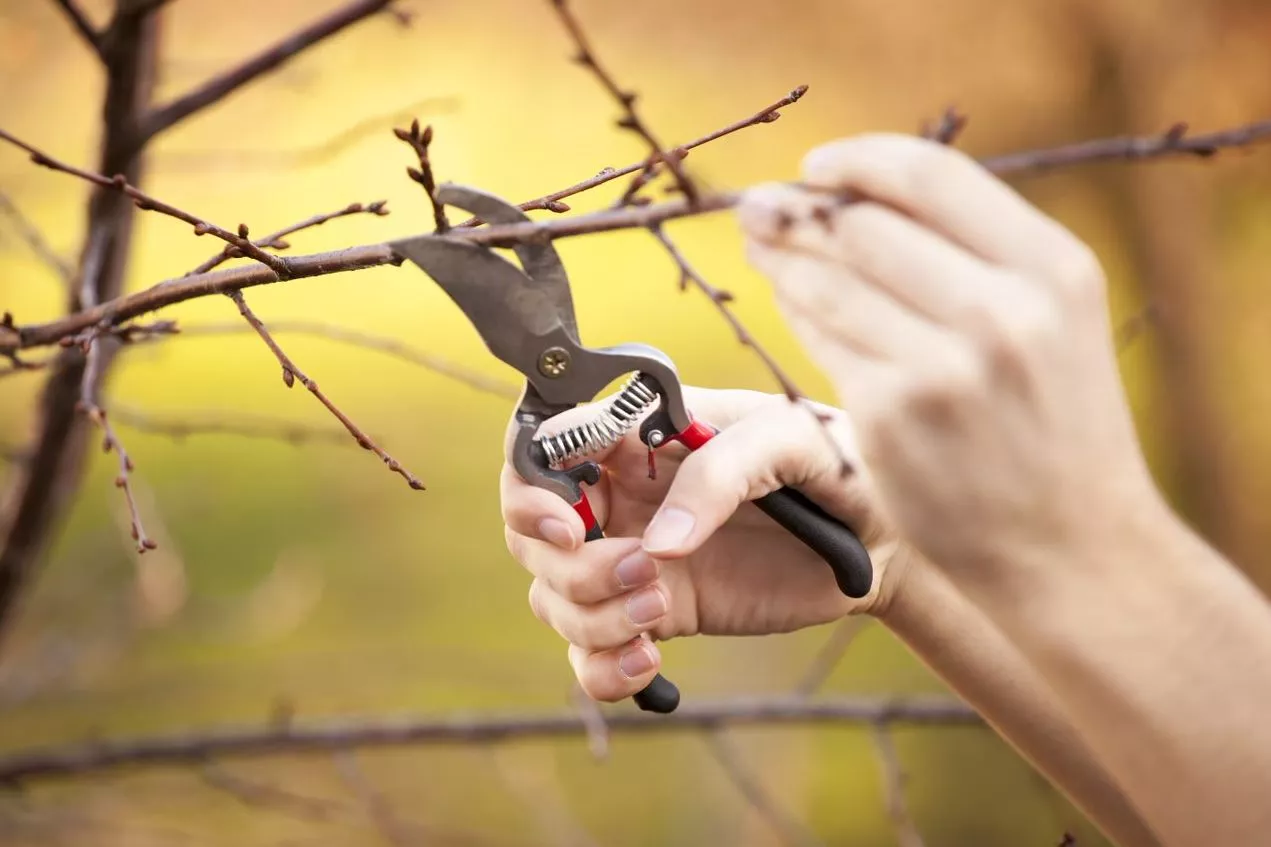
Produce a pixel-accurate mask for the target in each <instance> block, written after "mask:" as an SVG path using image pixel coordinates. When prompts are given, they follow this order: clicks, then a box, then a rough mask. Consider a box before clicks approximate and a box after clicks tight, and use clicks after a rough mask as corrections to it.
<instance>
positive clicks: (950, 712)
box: [0, 697, 983, 783]
mask: <svg viewBox="0 0 1271 847" xmlns="http://www.w3.org/2000/svg"><path fill="white" fill-rule="evenodd" d="M607 721H608V724H609V731H610V732H612V733H666V732H683V731H697V730H701V729H708V728H712V727H718V726H724V725H743V724H758V723H761V724H765V725H768V726H777V725H806V726H812V725H819V724H835V725H840V724H853V725H856V724H869V725H873V724H877V723H886V724H913V725H924V726H927V725H929V726H983V722H982V720H981V719H980V717H979V716H978V715H977V714H976V713H975V712H974V711H972V710H971V709H970V708H969V707H967V706H966V705H965V704H963V703H961V702H958V701H956V700H950V699H948V698H910V699H885V698H867V697H844V698H839V699H836V700H823V701H818V702H809V701H807V700H804V699H802V698H794V697H777V698H758V699H748V698H733V699H730V700H726V701H719V702H716V703H710V702H698V703H689V704H685V705H682V706H680V708H679V709H678V710H677V711H676V712H675V713H674V714H670V715H648V714H645V713H643V712H634V711H622V712H617V713H614V714H611V715H608V717H607ZM585 732H586V725H585V723H584V721H583V720H582V719H581V718H580V717H579V716H578V715H576V714H574V713H572V712H564V713H555V714H543V715H512V716H505V717H498V716H493V717H478V718H472V717H467V716H461V717H450V718H430V717H419V718H398V719H388V718H363V719H348V720H344V721H312V722H302V721H291V722H287V723H281V724H273V725H270V724H266V725H262V726H255V727H245V728H219V729H203V730H194V731H192V732H189V733H186V734H180V735H168V736H159V737H152V738H124V739H116V740H113V741H109V740H95V741H89V742H85V743H81V744H71V745H66V746H60V747H49V748H43V749H37V750H27V751H24V752H14V753H9V754H7V755H4V756H0V783H6V782H7V783H13V782H20V781H24V780H30V779H35V778H38V777H43V778H50V777H59V776H61V777H65V776H72V775H78V774H84V773H90V772H96V771H103V770H108V769H112V768H119V767H124V766H128V765H135V766H140V765H150V766H159V765H170V764H177V763H183V762H184V763H190V762H203V761H206V760H208V759H209V758H212V757H229V756H236V757H244V756H263V755H268V754H273V753H284V752H286V753H300V752H311V753H320V752H330V751H332V750H345V749H351V748H362V747H384V746H401V745H419V744H493V743H498V742H502V741H510V740H513V739H518V738H558V737H571V736H579V735H582V734H584V733H585Z"/></svg>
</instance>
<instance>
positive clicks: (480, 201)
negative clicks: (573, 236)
mask: <svg viewBox="0 0 1271 847" xmlns="http://www.w3.org/2000/svg"><path fill="white" fill-rule="evenodd" d="M437 201H438V202H440V203H444V204H446V205H447V206H454V207H455V208H458V209H463V210H464V211H465V212H470V213H471V214H474V215H476V216H477V217H479V218H481V219H482V220H483V221H486V222H487V223H507V224H514V223H521V222H523V221H528V220H530V217H529V215H527V214H525V212H523V211H522V210H521V209H520V208H519V207H518V206H514V205H512V204H511V203H509V202H507V201H506V200H503V199H502V198H500V197H496V196H494V195H493V194H490V193H488V192H485V191H482V190H480V189H479V188H472V187H471V186H466V185H456V184H455V183H452V182H445V183H442V184H441V185H439V186H438V187H437ZM512 250H513V251H514V252H515V253H516V257H517V259H519V260H520V262H521V267H523V268H524V269H525V273H526V274H527V275H528V276H529V278H530V279H531V280H533V284H534V286H535V287H536V288H538V289H539V290H540V291H542V292H543V294H545V295H546V296H547V298H548V299H549V300H550V301H551V302H552V303H553V304H555V306H556V312H557V314H558V315H560V320H561V323H563V324H564V325H565V328H566V329H567V330H568V331H569V334H570V337H571V338H573V339H574V341H578V321H577V320H576V319H575V317H574V299H573V296H572V295H571V293H570V290H569V277H568V276H567V275H566V274H565V266H564V264H562V263H561V260H560V255H559V254H558V253H557V252H556V248H555V246H553V245H552V243H551V242H550V241H544V242H543V243H540V244H517V245H514V246H513V247H512Z"/></svg>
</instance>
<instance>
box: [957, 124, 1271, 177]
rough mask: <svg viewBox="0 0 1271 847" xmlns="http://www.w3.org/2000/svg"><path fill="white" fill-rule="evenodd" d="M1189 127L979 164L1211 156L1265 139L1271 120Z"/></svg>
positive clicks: (1014, 166) (1018, 169)
mask: <svg viewBox="0 0 1271 847" xmlns="http://www.w3.org/2000/svg"><path fill="white" fill-rule="evenodd" d="M1187 130H1188V126H1187V124H1186V123H1183V122H1181V121H1180V122H1179V123H1176V124H1174V125H1173V126H1172V127H1170V128H1169V129H1168V130H1166V131H1165V132H1163V133H1160V134H1158V135H1147V136H1122V137H1119V138H1102V139H1096V140H1094V141H1084V142H1079V143H1077V144H1066V145H1063V146H1061V147H1052V148H1049V149H1046V150H1033V151H1028V152H1023V153H1007V154H1005V155H1002V156H991V157H989V158H987V159H981V160H980V164H981V165H983V166H984V167H985V168H987V169H988V170H990V171H992V172H994V173H997V174H1009V173H1016V174H1018V173H1044V172H1046V171H1050V170H1053V169H1055V168H1061V167H1067V166H1070V165H1088V164H1091V163H1094V162H1106V161H1109V160H1115V159H1127V160H1130V161H1144V160H1147V159H1162V158H1168V157H1175V156H1192V157H1197V158H1201V159H1208V158H1211V157H1213V156H1215V155H1217V154H1218V151H1220V150H1224V149H1229V148H1232V147H1245V146H1248V145H1251V144H1255V143H1258V142H1262V141H1266V140H1267V138H1269V137H1271V120H1267V121H1259V122H1258V123H1251V124H1247V125H1245V126H1241V127H1235V128H1234V129H1225V130H1220V131H1218V132H1211V133H1205V134H1201V135H1190V136H1189V135H1188V134H1187Z"/></svg>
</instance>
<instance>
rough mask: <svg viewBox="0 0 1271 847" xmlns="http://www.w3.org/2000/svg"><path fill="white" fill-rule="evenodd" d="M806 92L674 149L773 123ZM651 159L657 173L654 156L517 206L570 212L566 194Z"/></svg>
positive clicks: (683, 150)
mask: <svg viewBox="0 0 1271 847" xmlns="http://www.w3.org/2000/svg"><path fill="white" fill-rule="evenodd" d="M807 91H808V87H807V86H806V85H800V86H798V87H797V88H795V89H793V90H792V91H791V92H790V93H789V94H787V95H786V96H785V97H782V98H781V99H780V100H778V101H776V102H775V103H771V104H769V105H768V106H765V107H764V108H762V109H760V110H759V111H758V112H755V113H754V114H753V115H751V116H749V117H746V118H742V119H741V120H739V121H734V122H732V123H730V124H729V125H728V126H725V127H721V128H719V129H717V130H715V131H714V132H710V133H707V134H706V135H703V136H701V137H699V138H695V139H693V140H692V141H688V142H685V143H684V144H680V145H678V146H676V147H675V148H673V150H674V152H675V153H676V154H678V155H679V157H680V158H681V159H682V158H684V157H685V156H687V155H688V151H689V150H692V149H693V148H695V147H701V146H702V145H703V144H708V143H709V142H711V141H715V140H716V139H719V138H723V137H724V136H726V135H731V134H732V133H734V132H737V131H739V130H743V129H746V128H748V127H752V126H757V125H759V124H770V123H772V122H773V121H775V120H777V119H778V118H780V117H781V112H780V110H781V109H783V108H785V107H786V106H789V105H791V104H792V103H796V102H798V100H799V99H800V98H801V97H803V95H804V94H806V93H807ZM650 162H653V167H652V168H651V170H650V173H651V174H652V175H656V173H657V170H658V168H659V167H661V165H660V164H659V163H658V162H656V161H655V160H653V159H651V158H649V159H643V160H641V161H639V162H634V163H632V164H630V165H627V166H626V167H622V168H604V169H603V170H601V171H600V173H598V174H596V175H595V176H593V177H592V178H590V179H585V180H583V181H582V182H578V183H575V184H573V185H571V186H569V187H568V188H562V189H561V190H559V191H553V192H552V193H551V194H544V195H543V196H542V197H535V198H534V199H533V200H526V201H525V202H524V203H521V204H520V205H519V206H518V208H520V210H521V211H522V212H531V211H534V210H536V209H545V210H547V211H549V212H557V213H563V212H568V211H569V205H568V204H567V203H562V202H560V201H562V200H564V199H565V198H566V197H572V196H574V195H575V194H581V193H583V192H584V191H590V190H591V189H593V188H596V187H598V186H601V185H604V184H605V183H606V182H611V181H612V180H615V179H618V178H619V177H623V176H626V175H627V174H631V173H635V172H636V171H641V172H643V171H644V170H645V169H646V168H649V166H650ZM482 223H483V221H482V220H481V219H480V218H475V217H474V218H469V219H468V220H466V221H464V222H463V223H461V224H457V225H456V228H459V227H471V226H479V225H480V224H482Z"/></svg>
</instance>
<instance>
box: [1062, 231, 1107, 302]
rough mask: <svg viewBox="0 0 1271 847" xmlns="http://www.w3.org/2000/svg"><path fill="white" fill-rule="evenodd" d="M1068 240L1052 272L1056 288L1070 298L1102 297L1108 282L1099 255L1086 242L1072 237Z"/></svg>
mask: <svg viewBox="0 0 1271 847" xmlns="http://www.w3.org/2000/svg"><path fill="white" fill-rule="evenodd" d="M1068 240H1069V244H1068V245H1067V248H1066V249H1065V250H1064V251H1063V252H1062V258H1061V259H1060V260H1059V261H1058V262H1056V264H1055V267H1054V270H1053V271H1052V275H1053V278H1054V282H1055V285H1056V287H1057V288H1058V289H1059V291H1060V292H1061V293H1062V294H1064V295H1066V296H1069V297H1076V298H1085V297H1092V296H1100V297H1102V295H1103V292H1104V288H1105V287H1106V280H1105V277H1104V272H1103V264H1102V263H1101V262H1100V261H1099V257H1098V255H1097V254H1096V253H1095V252H1094V250H1093V249H1091V247H1090V246H1089V245H1087V244H1085V243H1084V242H1082V241H1079V240H1077V239H1075V238H1071V237H1069V238H1068Z"/></svg>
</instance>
